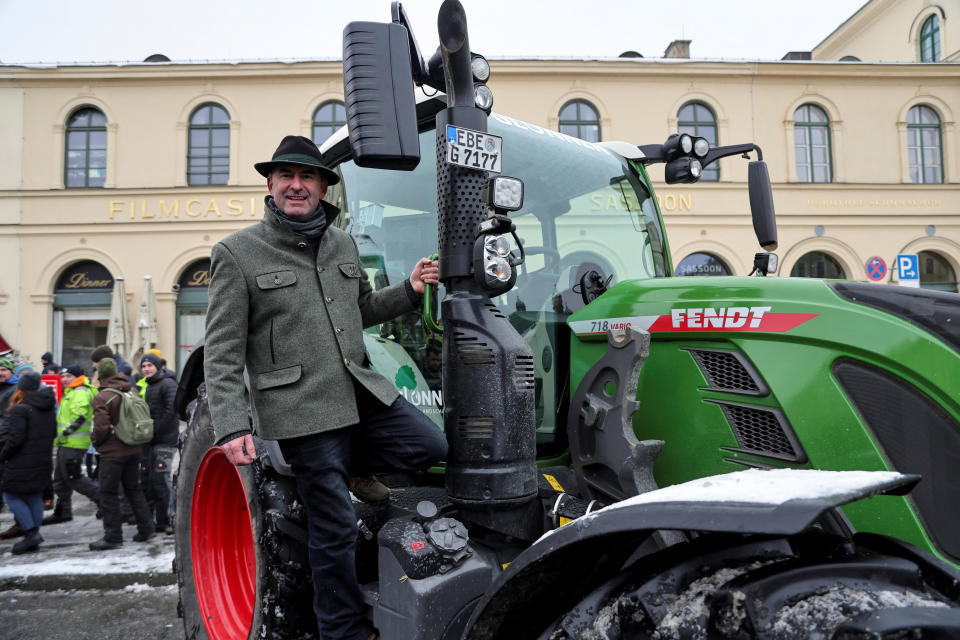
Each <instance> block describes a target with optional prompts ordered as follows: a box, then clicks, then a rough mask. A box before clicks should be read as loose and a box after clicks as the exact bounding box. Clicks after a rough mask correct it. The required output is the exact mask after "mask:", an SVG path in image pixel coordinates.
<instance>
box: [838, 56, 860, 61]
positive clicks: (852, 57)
mask: <svg viewBox="0 0 960 640" xmlns="http://www.w3.org/2000/svg"><path fill="white" fill-rule="evenodd" d="M840 62H860V58H858V57H857V56H843V57H842V58H840Z"/></svg>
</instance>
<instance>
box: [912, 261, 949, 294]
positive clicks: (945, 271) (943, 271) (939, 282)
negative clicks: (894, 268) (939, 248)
mask: <svg viewBox="0 0 960 640" xmlns="http://www.w3.org/2000/svg"><path fill="white" fill-rule="evenodd" d="M917 258H918V259H919V261H920V286H921V287H923V288H924V289H936V290H937V291H950V292H951V293H957V273H956V271H954V270H953V267H952V266H951V265H950V263H949V262H948V261H947V259H946V258H944V257H943V256H942V255H940V254H939V253H935V252H933V251H921V252H919V253H918V254H917Z"/></svg>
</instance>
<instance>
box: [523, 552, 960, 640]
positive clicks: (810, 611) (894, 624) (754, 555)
mask: <svg viewBox="0 0 960 640" xmlns="http://www.w3.org/2000/svg"><path fill="white" fill-rule="evenodd" d="M958 607H960V572H957V571H956V570H955V569H953V567H950V566H948V565H946V564H944V563H942V562H941V561H939V560H937V559H935V558H933V557H932V556H930V555H928V554H926V553H925V552H922V551H919V550H917V549H915V548H913V547H910V546H909V545H906V544H904V543H901V542H898V541H895V540H892V539H889V538H885V537H882V536H876V535H868V534H863V535H858V536H856V537H855V539H854V542H852V543H851V542H849V541H845V540H839V539H836V538H830V539H827V538H825V537H823V536H819V535H808V536H802V537H796V538H772V539H771V538H763V539H759V540H755V539H754V540H749V541H745V540H744V539H743V538H727V537H723V538H718V537H717V536H706V537H703V538H700V539H698V540H694V541H693V542H690V543H683V544H680V545H676V546H674V547H670V548H668V549H665V550H663V551H661V552H658V553H656V554H653V555H651V556H646V557H644V558H642V559H641V560H639V561H638V562H636V563H635V564H634V565H633V566H631V567H630V568H628V569H625V570H624V571H622V572H621V573H619V574H618V575H616V576H614V577H613V578H612V579H610V580H608V581H607V582H606V583H605V584H603V585H602V586H600V587H598V588H597V589H595V590H594V591H593V592H592V593H590V594H589V595H587V596H586V597H585V598H583V599H582V600H581V601H580V602H579V603H578V604H577V605H576V606H574V607H573V608H572V609H571V610H569V611H568V612H567V613H566V614H564V615H562V616H560V618H559V619H557V620H555V621H554V622H553V623H552V624H551V625H550V627H549V628H548V629H546V630H544V631H543V632H542V633H541V634H539V636H538V640H573V639H577V640H613V639H619V638H631V639H636V640H644V639H650V640H673V639H677V640H679V639H681V638H683V639H704V640H706V639H707V638H710V639H717V640H719V639H724V638H729V639H736V640H747V639H757V640H805V639H809V638H816V639H822V640H830V639H833V640H881V639H885V640H893V639H894V638H896V639H901V638H911V639H914V638H916V639H920V638H927V639H933V638H937V639H939V638H944V639H946V638H957V637H960V608H958Z"/></svg>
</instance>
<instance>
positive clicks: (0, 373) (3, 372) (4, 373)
mask: <svg viewBox="0 0 960 640" xmlns="http://www.w3.org/2000/svg"><path fill="white" fill-rule="evenodd" d="M12 377H13V371H10V369H7V368H6V367H0V382H6V381H7V380H9V379H10V378H12Z"/></svg>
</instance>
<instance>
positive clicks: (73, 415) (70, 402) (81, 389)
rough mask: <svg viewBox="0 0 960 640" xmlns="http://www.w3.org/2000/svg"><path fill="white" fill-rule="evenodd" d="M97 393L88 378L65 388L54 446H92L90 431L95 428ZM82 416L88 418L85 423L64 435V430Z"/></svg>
mask: <svg viewBox="0 0 960 640" xmlns="http://www.w3.org/2000/svg"><path fill="white" fill-rule="evenodd" d="M95 395H97V390H96V389H94V387H93V385H92V384H90V381H89V380H86V379H85V380H84V381H83V382H82V383H81V384H78V385H77V386H75V387H72V388H70V389H65V390H64V392H63V400H61V401H60V409H59V410H57V437H56V438H54V440H53V444H54V446H57V447H67V448H69V449H84V450H86V449H89V448H90V432H91V431H92V430H93V406H92V403H93V397H94V396H95ZM80 416H83V417H84V418H86V420H85V421H84V423H83V425H82V426H81V427H80V428H79V429H77V430H76V431H74V432H73V433H72V434H70V435H69V436H65V435H63V430H64V429H66V428H67V427H69V426H70V423H72V422H73V421H74V420H75V419H77V418H79V417H80Z"/></svg>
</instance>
